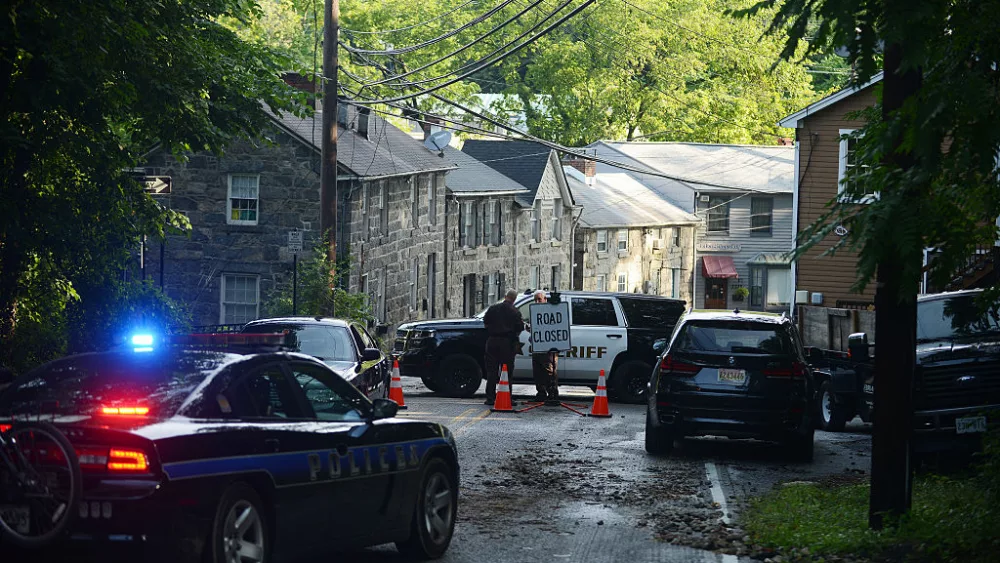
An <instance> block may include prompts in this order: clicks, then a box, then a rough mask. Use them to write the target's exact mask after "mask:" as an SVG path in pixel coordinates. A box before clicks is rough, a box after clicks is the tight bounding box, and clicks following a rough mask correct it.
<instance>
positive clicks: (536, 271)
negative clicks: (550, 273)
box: [528, 266, 542, 290]
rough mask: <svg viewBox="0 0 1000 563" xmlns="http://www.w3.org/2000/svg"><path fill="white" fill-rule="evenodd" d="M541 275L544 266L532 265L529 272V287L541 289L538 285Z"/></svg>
mask: <svg viewBox="0 0 1000 563" xmlns="http://www.w3.org/2000/svg"><path fill="white" fill-rule="evenodd" d="M541 275H542V267H541V266H532V267H531V269H530V270H529V274H528V285H529V289H531V290H536V289H541V288H540V287H538V282H539V278H540V277H541Z"/></svg>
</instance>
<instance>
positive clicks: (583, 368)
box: [559, 296, 628, 385]
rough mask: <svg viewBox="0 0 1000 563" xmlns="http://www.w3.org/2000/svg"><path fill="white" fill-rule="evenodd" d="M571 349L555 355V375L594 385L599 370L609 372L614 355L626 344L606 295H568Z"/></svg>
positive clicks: (618, 317) (619, 319)
mask: <svg viewBox="0 0 1000 563" xmlns="http://www.w3.org/2000/svg"><path fill="white" fill-rule="evenodd" d="M570 322H571V324H570V339H571V343H572V344H573V349H572V350H570V351H568V352H564V353H563V354H562V356H561V357H560V358H559V379H560V380H561V381H562V380H573V381H577V382H580V383H584V384H587V385H596V384H597V378H598V375H599V374H600V370H602V369H603V370H604V372H605V376H610V375H611V365H612V363H613V362H614V360H615V357H616V356H617V355H618V354H619V353H621V352H624V351H625V349H626V348H627V347H628V342H627V340H626V339H627V335H626V330H625V322H624V318H623V316H622V313H621V311H619V310H618V304H617V303H616V302H615V300H614V299H612V298H610V297H575V296H574V297H571V298H570Z"/></svg>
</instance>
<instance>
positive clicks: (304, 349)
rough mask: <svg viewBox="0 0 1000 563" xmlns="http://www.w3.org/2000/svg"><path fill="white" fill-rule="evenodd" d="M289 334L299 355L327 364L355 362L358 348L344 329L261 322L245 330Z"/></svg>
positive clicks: (339, 327)
mask: <svg viewBox="0 0 1000 563" xmlns="http://www.w3.org/2000/svg"><path fill="white" fill-rule="evenodd" d="M283 330H287V331H288V332H290V333H291V334H290V338H291V343H290V345H291V347H292V349H293V350H295V351H296V352H301V353H303V354H306V355H309V356H312V357H314V358H316V359H318V360H321V361H324V362H356V361H358V352H357V346H355V344H354V339H353V338H352V337H351V332H350V330H349V329H348V328H347V327H345V326H330V325H321V324H290V323H262V324H256V325H251V326H248V327H247V328H245V329H243V332H247V333H260V332H281V331H283Z"/></svg>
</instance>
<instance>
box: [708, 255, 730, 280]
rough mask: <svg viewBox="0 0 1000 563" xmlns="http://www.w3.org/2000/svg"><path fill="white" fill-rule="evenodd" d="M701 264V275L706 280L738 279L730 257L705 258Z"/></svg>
mask: <svg viewBox="0 0 1000 563" xmlns="http://www.w3.org/2000/svg"><path fill="white" fill-rule="evenodd" d="M701 260H702V262H701V275H702V276H704V277H706V278H738V277H739V276H738V275H737V274H736V264H734V263H733V257H732V256H705V257H703V258H702V259H701Z"/></svg>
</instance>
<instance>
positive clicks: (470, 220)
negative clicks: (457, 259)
mask: <svg viewBox="0 0 1000 563" xmlns="http://www.w3.org/2000/svg"><path fill="white" fill-rule="evenodd" d="M462 215H464V217H463V218H462V219H463V222H462V225H461V227H460V228H461V229H462V234H461V236H460V238H464V239H465V242H464V243H463V244H462V248H473V247H474V246H475V244H476V204H475V202H473V201H463V202H462Z"/></svg>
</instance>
